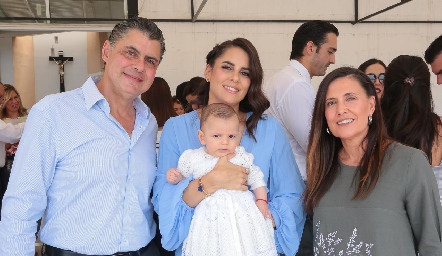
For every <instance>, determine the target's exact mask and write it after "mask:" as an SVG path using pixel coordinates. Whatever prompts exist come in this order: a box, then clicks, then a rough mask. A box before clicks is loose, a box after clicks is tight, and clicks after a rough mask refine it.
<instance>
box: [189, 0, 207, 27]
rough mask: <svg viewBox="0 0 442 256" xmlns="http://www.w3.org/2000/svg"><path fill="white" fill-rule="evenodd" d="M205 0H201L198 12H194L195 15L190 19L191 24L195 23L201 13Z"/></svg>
mask: <svg viewBox="0 0 442 256" xmlns="http://www.w3.org/2000/svg"><path fill="white" fill-rule="evenodd" d="M206 3H207V0H203V1H202V2H201V4H200V7H199V8H198V10H197V11H196V13H195V15H194V16H193V17H192V22H195V21H196V19H198V16H199V15H200V13H201V11H202V10H203V8H204V5H206Z"/></svg>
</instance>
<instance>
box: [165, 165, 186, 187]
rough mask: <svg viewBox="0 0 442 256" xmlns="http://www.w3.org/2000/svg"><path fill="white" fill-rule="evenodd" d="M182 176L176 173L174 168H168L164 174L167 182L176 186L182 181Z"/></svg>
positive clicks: (176, 170)
mask: <svg viewBox="0 0 442 256" xmlns="http://www.w3.org/2000/svg"><path fill="white" fill-rule="evenodd" d="M183 178H184V176H183V175H182V174H181V173H180V172H179V171H178V169H176V168H170V169H169V170H168V171H167V173H166V179H167V182H169V183H171V184H174V185H175V184H178V182H180V181H182V180H183Z"/></svg>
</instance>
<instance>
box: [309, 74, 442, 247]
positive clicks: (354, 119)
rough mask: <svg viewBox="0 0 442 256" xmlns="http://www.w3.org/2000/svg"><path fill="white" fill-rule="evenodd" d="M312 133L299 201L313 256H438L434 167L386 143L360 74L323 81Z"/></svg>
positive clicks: (441, 217)
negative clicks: (311, 231)
mask: <svg viewBox="0 0 442 256" xmlns="http://www.w3.org/2000/svg"><path fill="white" fill-rule="evenodd" d="M387 70H388V69H387ZM387 90H388V89H387ZM383 99H385V98H383ZM311 127H312V128H311V132H310V137H309V147H308V151H307V189H306V190H305V192H304V198H305V207H306V210H307V211H308V212H309V213H310V214H313V221H314V227H315V236H314V237H315V238H316V239H315V242H314V248H315V255H327V254H329V253H328V252H330V251H332V252H333V255H389V256H402V255H418V254H419V255H421V256H424V255H442V243H441V239H440V238H441V233H442V230H441V223H442V207H441V204H440V203H439V192H438V189H437V183H436V180H435V178H434V174H433V172H432V170H431V166H430V165H429V163H428V160H427V159H426V156H425V154H424V153H423V152H422V151H420V150H417V149H415V148H412V147H408V146H405V145H402V144H400V143H398V142H395V141H394V140H392V139H390V138H389V137H388V135H387V132H386V130H385V125H384V122H383V116H382V111H381V108H380V105H379V100H376V91H375V88H374V87H373V85H372V83H371V81H370V79H369V78H368V77H367V76H366V75H365V74H364V73H362V72H361V71H359V70H357V69H354V68H348V67H344V68H338V69H335V70H333V71H332V72H331V73H330V74H328V75H327V76H326V77H325V78H324V80H323V81H322V82H321V84H320V86H319V89H318V93H317V96H316V101H315V108H314V111H313V118H312V123H311Z"/></svg>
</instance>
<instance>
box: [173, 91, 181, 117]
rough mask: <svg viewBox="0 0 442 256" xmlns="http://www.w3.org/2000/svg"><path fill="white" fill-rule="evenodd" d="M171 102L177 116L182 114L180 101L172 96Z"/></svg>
mask: <svg viewBox="0 0 442 256" xmlns="http://www.w3.org/2000/svg"><path fill="white" fill-rule="evenodd" d="M172 102H173V110H174V111H175V113H176V115H177V116H180V115H182V114H184V106H183V104H181V101H180V100H179V99H178V97H177V96H172Z"/></svg>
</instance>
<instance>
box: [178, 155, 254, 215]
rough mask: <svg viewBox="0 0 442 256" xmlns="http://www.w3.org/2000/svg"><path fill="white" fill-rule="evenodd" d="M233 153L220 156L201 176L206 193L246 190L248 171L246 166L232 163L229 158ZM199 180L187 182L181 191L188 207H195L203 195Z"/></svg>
mask: <svg viewBox="0 0 442 256" xmlns="http://www.w3.org/2000/svg"><path fill="white" fill-rule="evenodd" d="M234 156H235V153H231V154H228V155H226V156H223V157H220V158H219V160H218V162H217V163H216V165H215V167H214V168H213V169H212V170H211V171H210V172H209V173H207V174H206V175H204V176H203V177H201V184H202V185H203V189H204V191H205V192H206V193H207V194H213V193H215V192H216V191H217V190H218V189H221V188H223V189H229V190H247V189H248V188H247V186H246V184H247V178H248V176H249V171H248V170H246V168H244V167H241V166H238V165H235V164H232V163H231V162H229V160H230V159H231V158H232V157H234ZM198 187H199V181H198V180H197V179H196V180H193V181H191V182H190V183H189V185H188V186H187V188H186V189H185V190H184V193H183V200H184V202H185V203H186V204H187V205H188V206H190V207H196V206H197V205H198V204H199V203H200V202H201V201H202V200H203V199H204V198H205V197H206V195H205V193H202V192H200V191H199V190H198Z"/></svg>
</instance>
